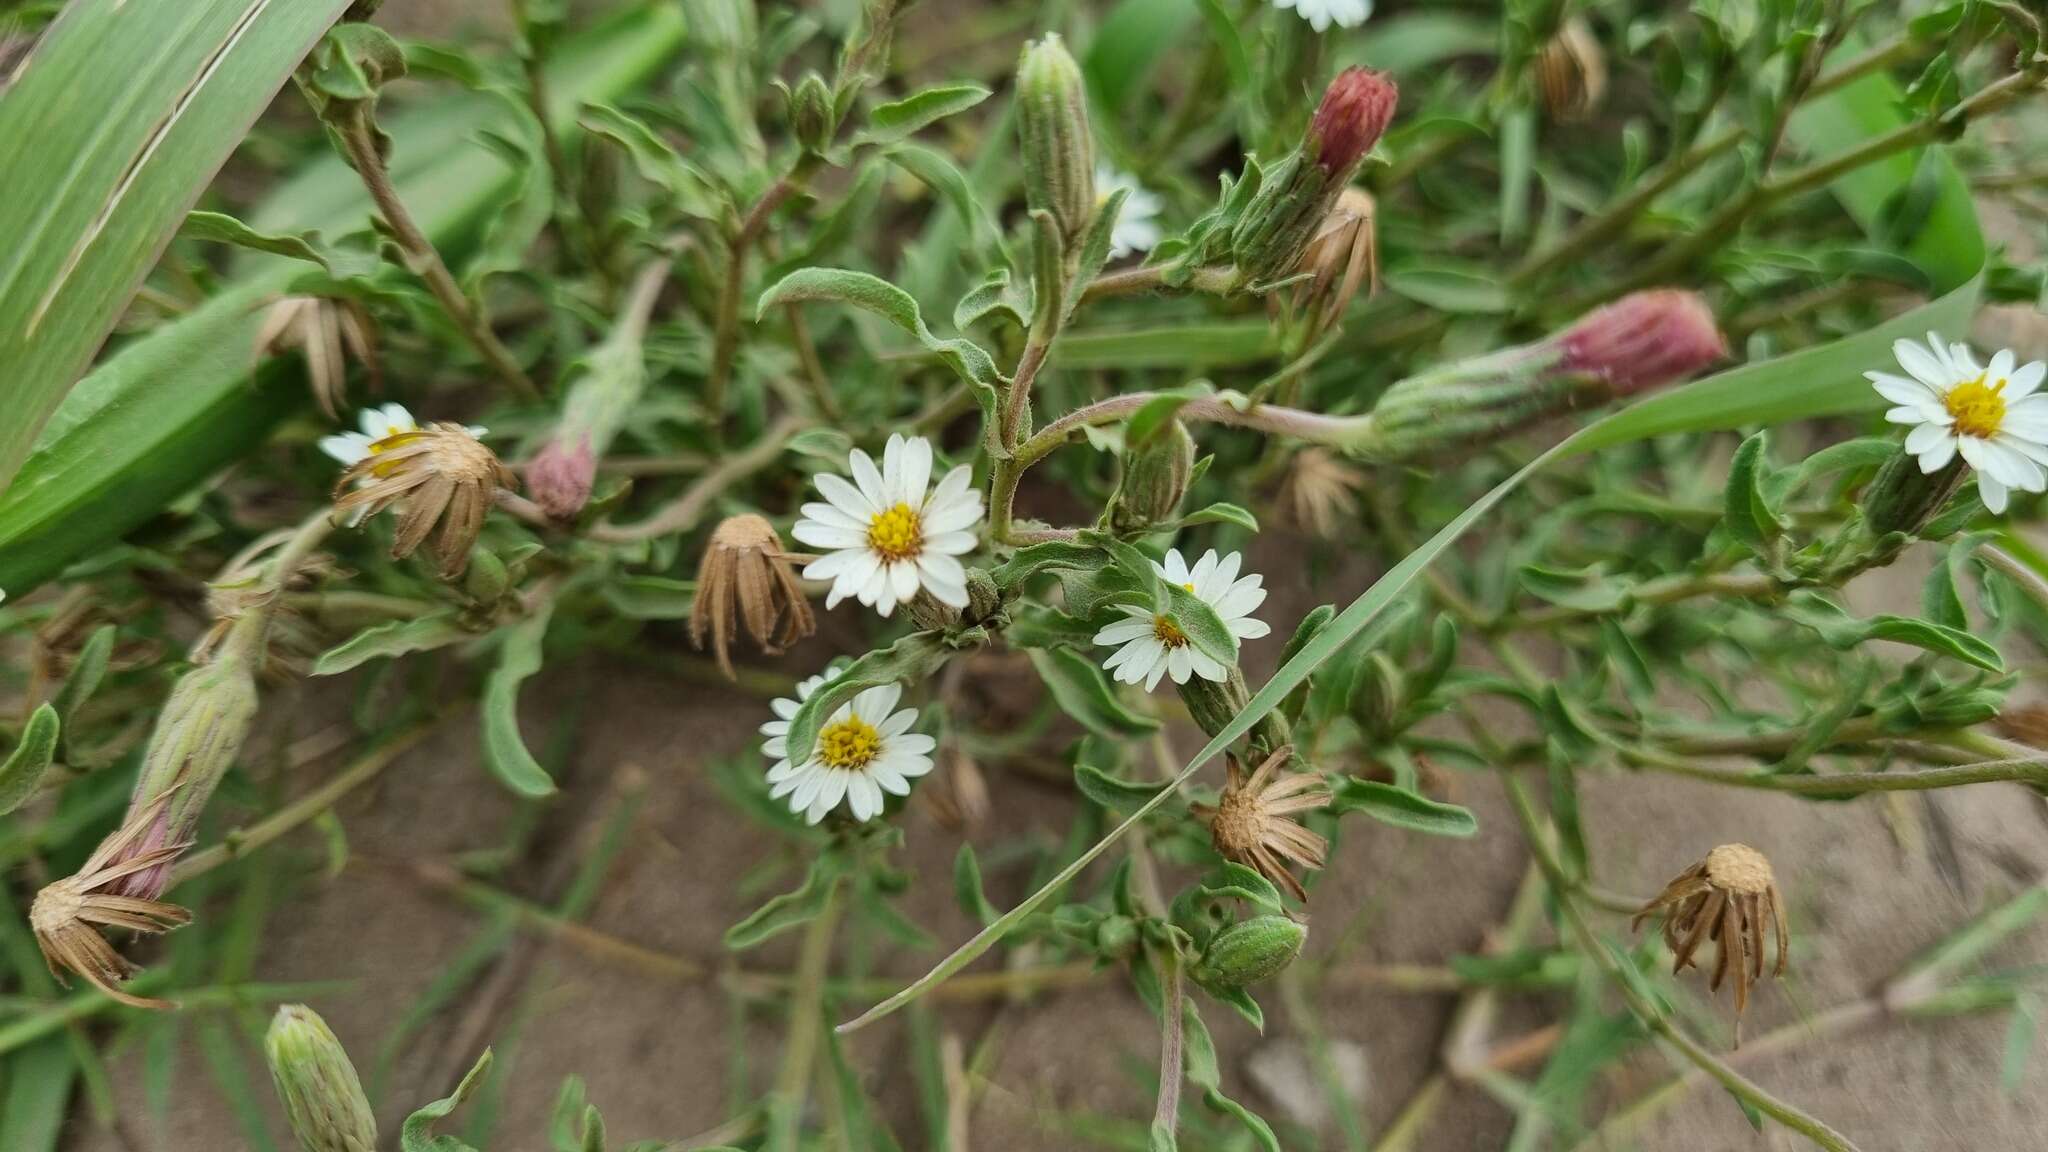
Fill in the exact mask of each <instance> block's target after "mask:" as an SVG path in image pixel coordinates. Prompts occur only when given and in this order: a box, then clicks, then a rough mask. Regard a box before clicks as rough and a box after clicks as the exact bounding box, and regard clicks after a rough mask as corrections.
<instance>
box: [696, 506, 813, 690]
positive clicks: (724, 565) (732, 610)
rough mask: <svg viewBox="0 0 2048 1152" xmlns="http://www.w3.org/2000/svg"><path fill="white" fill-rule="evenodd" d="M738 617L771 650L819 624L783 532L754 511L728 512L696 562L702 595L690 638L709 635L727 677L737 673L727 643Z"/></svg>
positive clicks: (700, 641) (699, 642) (765, 649)
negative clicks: (794, 566)
mask: <svg viewBox="0 0 2048 1152" xmlns="http://www.w3.org/2000/svg"><path fill="white" fill-rule="evenodd" d="M735 620H737V621H738V622H739V623H740V624H741V625H743V626H744V627H745V628H746V630H747V635H749V636H751V637H753V638H754V643H755V644H758V645H760V647H761V650H762V651H763V652H767V653H769V654H771V655H772V654H774V653H777V652H780V651H782V650H783V649H784V648H785V647H787V646H789V645H791V644H794V643H796V642H797V641H798V640H801V639H803V638H804V637H806V636H809V635H810V634H811V633H813V632H815V631H817V630H818V621H817V618H816V617H815V616H813V615H812V614H811V602H810V601H809V600H807V599H805V597H804V590H803V585H801V584H799V583H797V579H796V573H795V571H793V570H792V569H791V568H790V564H789V556H788V554H787V553H785V552H784V551H783V550H782V537H781V536H779V535H777V534H776V532H775V526H774V525H773V524H770V523H769V522H768V521H767V519H766V518H764V517H761V516H756V515H754V514H752V513H747V514H745V515H741V516H731V517H727V518H726V519H725V520H724V521H722V522H720V524H719V525H718V528H717V529H716V530H715V531H713V532H712V533H711V543H710V544H708V545H706V546H705V549H704V558H703V559H702V560H700V561H699V562H698V564H697V600H696V603H695V604H693V605H692V606H691V608H690V642H691V643H693V644H695V645H696V646H697V647H699V648H702V647H703V646H704V638H705V637H706V636H709V637H710V638H711V650H712V651H713V652H715V653H717V654H718V666H719V668H720V669H722V670H723V671H724V672H725V674H726V676H727V677H728V678H730V677H731V676H732V675H733V670H732V657H731V655H730V654H729V652H728V651H727V649H728V645H729V644H730V641H731V639H732V632H733V624H734V622H735Z"/></svg>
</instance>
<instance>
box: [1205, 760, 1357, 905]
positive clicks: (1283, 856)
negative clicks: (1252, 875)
mask: <svg viewBox="0 0 2048 1152" xmlns="http://www.w3.org/2000/svg"><path fill="white" fill-rule="evenodd" d="M1293 759H1294V748H1293V747H1292V746H1291V745H1290V746H1286V747H1283V748H1281V749H1279V750H1278V751H1276V752H1274V753H1273V754H1272V755H1271V756H1268V757H1266V759H1265V761H1264V762H1263V763H1261V764H1260V765H1259V766H1258V768H1257V769H1256V770H1255V771H1253V773H1252V774H1251V778H1250V779H1248V780H1247V779H1246V778H1245V775H1244V767H1243V766H1242V765H1241V764H1239V763H1238V761H1237V758H1236V757H1231V758H1230V759H1229V761H1228V762H1227V771H1228V772H1229V780H1228V782H1227V783H1226V785H1225V786H1224V789H1223V795H1222V796H1221V797H1219V798H1218V799H1217V801H1216V805H1215V806H1214V807H1213V808H1211V807H1209V806H1207V805H1201V806H1198V811H1197V814H1198V815H1200V816H1201V817H1202V818H1204V819H1206V820H1207V821H1208V823H1209V837H1210V841H1211V842H1212V843H1213V844H1214V845H1215V847H1216V851H1217V852H1218V853H1219V854H1220V855H1222V856H1223V857H1224V858H1225V859H1227V860H1233V861H1236V862H1237V863H1239V864H1243V865H1245V866H1247V867H1249V868H1252V869H1254V870H1256V871H1257V872H1258V873H1259V874H1260V875H1262V876H1264V877H1266V878H1267V879H1268V880H1271V881H1273V882H1274V883H1275V884H1278V885H1280V886H1281V887H1282V888H1285V889H1286V890H1287V891H1288V892H1290V893H1292V894H1293V896H1294V898H1295V899H1296V900H1307V899H1308V891H1307V890H1306V889H1305V888H1303V887H1302V885H1301V881H1300V880H1298V879H1296V878H1295V876H1294V873H1293V871H1292V870H1291V869H1290V868H1289V867H1288V864H1290V863H1292V864H1296V865H1299V866H1301V867H1303V868H1307V869H1311V870H1313V869H1319V868H1321V867H1322V866H1323V863H1324V860H1325V858H1326V856H1327V854H1328V852H1329V847H1330V845H1329V841H1327V840H1325V839H1323V837H1321V836H1319V835H1317V834H1316V833H1314V832H1311V831H1309V830H1308V829H1306V828H1303V827H1302V826H1301V825H1300V824H1297V823H1295V821H1294V816H1295V814H1297V813H1300V812H1307V811H1311V810H1313V809H1316V808H1321V807H1322V806H1324V805H1325V804H1328V803H1329V802H1330V790H1329V788H1328V787H1326V786H1325V785H1324V783H1323V781H1322V778H1321V777H1319V776H1316V775H1314V774H1313V773H1307V772H1300V773H1283V772H1282V769H1283V768H1284V767H1285V766H1286V765H1287V764H1288V763H1290V762H1291V761H1292V760H1293Z"/></svg>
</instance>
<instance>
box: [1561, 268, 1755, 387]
mask: <svg viewBox="0 0 2048 1152" xmlns="http://www.w3.org/2000/svg"><path fill="white" fill-rule="evenodd" d="M1552 339H1553V340H1554V341H1555V343H1556V347H1557V348H1558V349H1559V350H1560V352H1561V353H1562V354H1563V357H1564V359H1563V360H1562V362H1561V363H1560V364H1559V367H1561V368H1563V369H1564V370H1565V371H1567V372H1584V373H1586V374H1588V375H1592V376H1597V377H1599V378H1600V379H1602V380H1604V381H1606V382H1607V383H1608V384H1609V385H1610V386H1611V387H1612V388H1613V389H1614V394H1615V395H1617V396H1628V395H1632V394H1634V393H1637V392H1641V391H1644V390H1646V389H1650V388H1656V387H1658V386H1660V385H1664V384H1669V383H1671V382H1672V381H1675V380H1683V379H1685V378H1686V377H1688V376H1691V375H1693V374H1694V373H1696V372H1698V371H1700V370H1701V369H1703V368H1707V367H1709V366H1711V365H1713V364H1715V363H1718V362H1719V361H1721V360H1724V359H1726V358H1727V356H1728V342H1727V340H1726V339H1724V338H1723V337H1722V335H1721V330H1720V328H1719V327H1717V326H1716V325H1715V323H1714V314H1713V312H1711V311H1710V310H1708V308H1707V302H1706V301H1704V300H1702V299H1700V298H1699V296H1697V295H1695V294H1694V293H1691V292H1683V291H1679V290H1678V289H1675V288H1660V289H1657V290H1655V291H1650V292H1636V293H1632V294H1630V295H1628V296H1624V297H1622V298H1621V299H1619V300H1616V301H1615V302H1614V303H1612V304H1609V305H1607V306H1606V307H1605V308H1601V309H1599V310H1598V311H1595V312H1591V313H1588V314H1587V315H1585V316H1583V317H1581V318H1580V319H1579V322H1578V323H1576V324H1573V325H1572V326H1571V327H1570V328H1567V329H1565V330H1564V331H1563V332H1560V333H1558V334H1557V335H1556V336H1555V337H1553V338H1552Z"/></svg>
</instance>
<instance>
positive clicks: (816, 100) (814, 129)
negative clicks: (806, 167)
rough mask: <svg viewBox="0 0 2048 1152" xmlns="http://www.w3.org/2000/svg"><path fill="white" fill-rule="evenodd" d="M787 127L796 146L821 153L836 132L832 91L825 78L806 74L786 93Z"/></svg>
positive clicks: (836, 118)
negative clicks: (787, 102)
mask: <svg viewBox="0 0 2048 1152" xmlns="http://www.w3.org/2000/svg"><path fill="white" fill-rule="evenodd" d="M789 128H790V131H791V132H792V133H794V134H795V135H796V141H797V143H798V144H801V145H803V149H804V151H806V152H810V153H820V152H823V151H824V150H825V149H826V148H827V147H829V146H830V145H831V143H832V136H833V134H834V133H835V132H837V131H838V128H839V123H838V117H836V116H835V115H834V114H833V108H832V92H831V90H830V89H828V88H826V87H825V79H824V77H822V76H819V75H818V74H817V73H816V72H812V73H809V74H807V75H805V76H804V78H803V80H802V81H800V82H799V83H798V84H797V86H796V87H795V88H794V89H793V90H791V91H790V93H789Z"/></svg>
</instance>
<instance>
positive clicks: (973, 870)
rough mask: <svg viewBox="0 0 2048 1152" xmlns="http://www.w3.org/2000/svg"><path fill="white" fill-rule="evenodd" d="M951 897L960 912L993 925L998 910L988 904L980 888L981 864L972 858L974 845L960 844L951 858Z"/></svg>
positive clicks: (986, 895) (984, 893)
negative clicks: (955, 901) (958, 903)
mask: <svg viewBox="0 0 2048 1152" xmlns="http://www.w3.org/2000/svg"><path fill="white" fill-rule="evenodd" d="M953 896H954V898H955V899H957V900H959V901H960V910H961V911H962V912H965V913H967V914H968V915H969V916H972V917H974V918H975V919H977V920H979V921H981V922H982V923H983V924H993V923H995V919H996V916H997V915H998V910H997V908H996V906H995V905H993V904H991V903H989V902H988V894H987V893H986V892H984V891H982V887H981V862H980V861H979V860H976V859H975V857H974V845H972V844H967V843H962V844H961V845H960V851H959V853H958V854H957V855H955V856H954V857H953Z"/></svg>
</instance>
